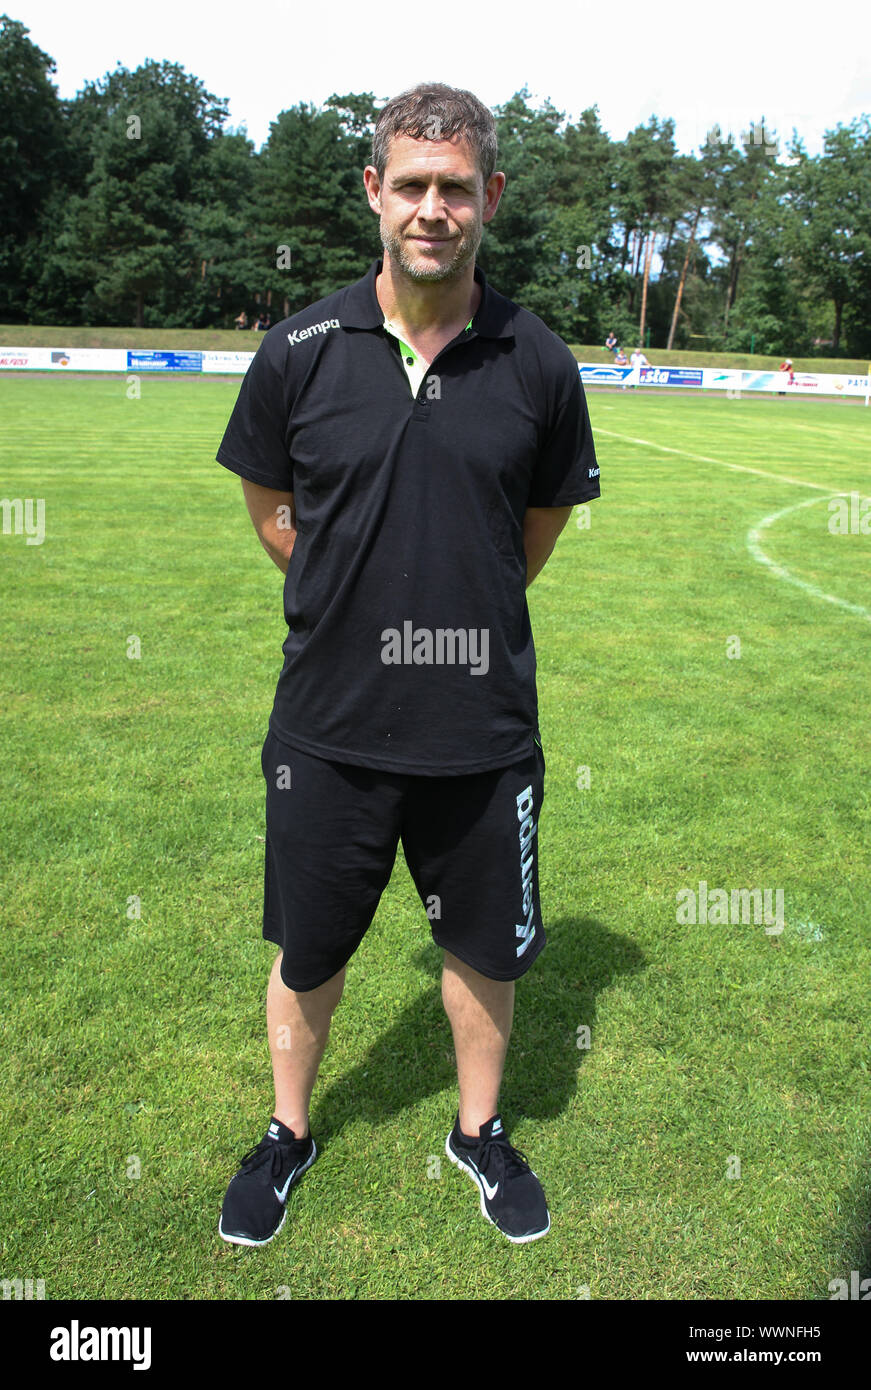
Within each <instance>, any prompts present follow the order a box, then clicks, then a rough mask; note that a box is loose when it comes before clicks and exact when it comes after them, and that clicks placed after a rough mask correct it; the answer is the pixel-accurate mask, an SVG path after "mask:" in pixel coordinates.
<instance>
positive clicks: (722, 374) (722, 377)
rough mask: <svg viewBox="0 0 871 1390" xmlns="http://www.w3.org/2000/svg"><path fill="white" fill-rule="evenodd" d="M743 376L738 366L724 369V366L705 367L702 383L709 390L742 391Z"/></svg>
mask: <svg viewBox="0 0 871 1390" xmlns="http://www.w3.org/2000/svg"><path fill="white" fill-rule="evenodd" d="M743 376H744V373H743V372H742V371H739V370H738V369H737V368H736V369H735V370H734V371H733V370H731V369H730V370H727V371H724V370H723V368H722V367H703V368H702V385H703V386H704V387H705V388H706V390H709V391H740V390H741V380H742V378H743Z"/></svg>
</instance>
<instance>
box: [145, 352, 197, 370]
mask: <svg viewBox="0 0 871 1390" xmlns="http://www.w3.org/2000/svg"><path fill="white" fill-rule="evenodd" d="M202 369H203V354H202V353H201V352H148V351H144V350H141V349H139V348H129V349H128V351H127V371H128V372H201V371H202Z"/></svg>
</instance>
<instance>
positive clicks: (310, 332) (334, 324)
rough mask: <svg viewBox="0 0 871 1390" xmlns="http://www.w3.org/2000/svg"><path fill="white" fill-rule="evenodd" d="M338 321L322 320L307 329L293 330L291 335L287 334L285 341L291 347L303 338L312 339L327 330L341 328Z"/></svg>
mask: <svg viewBox="0 0 871 1390" xmlns="http://www.w3.org/2000/svg"><path fill="white" fill-rule="evenodd" d="M341 326H342V325H341V324H340V323H339V320H338V319H324V321H323V323H313V324H312V325H311V326H310V327H309V328H295V329H294V330H293V332H292V333H288V335H287V341H288V342H289V343H290V346H291V347H295V345H296V344H297V343H301V342H302V341H303V339H304V338H314V337H315V335H316V334H318V333H326V331H327V329H328V328H341Z"/></svg>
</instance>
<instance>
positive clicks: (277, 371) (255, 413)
mask: <svg viewBox="0 0 871 1390" xmlns="http://www.w3.org/2000/svg"><path fill="white" fill-rule="evenodd" d="M281 347H282V342H281V339H280V338H278V337H270V335H269V334H267V336H266V337H265V338H264V339H263V341H262V343H261V344H260V347H259V348H258V349H257V353H256V355H255V357H254V360H253V362H252V363H251V365H250V366H249V368H248V371H247V372H246V373H245V378H244V380H243V382H242V386H241V388H240V390H239V395H238V398H237V400H236V404H235V406H234V407H233V413H232V415H231V416H230V419H229V422H228V424H227V428H226V429H225V431H224V437H223V439H222V440H221V443H220V446H219V448H218V452H217V455H216V458H217V460H218V462H219V463H222V464H223V465H224V467H225V468H229V469H230V470H231V472H233V473H238V474H239V476H240V477H242V478H248V479H249V480H250V481H251V482H252V483H259V484H260V485H261V487H272V488H275V489H276V490H277V491H279V492H293V465H292V463H291V460H290V454H289V452H288V447H287V434H288V423H289V406H288V390H287V382H286V378H285V373H284V371H283V369H282V367H280V366H279V362H278V361H277V360H276V353H277V351H278V352H280V351H281Z"/></svg>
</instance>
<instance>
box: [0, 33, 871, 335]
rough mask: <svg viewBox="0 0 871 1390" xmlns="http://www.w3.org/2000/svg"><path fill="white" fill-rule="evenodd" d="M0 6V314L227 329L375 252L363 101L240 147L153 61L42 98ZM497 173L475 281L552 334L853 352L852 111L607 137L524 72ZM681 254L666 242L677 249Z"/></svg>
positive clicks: (861, 152)
mask: <svg viewBox="0 0 871 1390" xmlns="http://www.w3.org/2000/svg"><path fill="white" fill-rule="evenodd" d="M27 35H28V30H27V29H26V28H25V26H24V25H23V24H20V23H18V22H17V21H15V20H11V19H9V17H8V16H2V17H0V82H2V87H3V90H4V93H6V92H7V91H8V92H10V93H14V97H15V99H14V100H13V101H9V102H4V104H3V107H2V109H0V231H2V236H0V319H5V320H6V321H7V322H16V321H29V322H31V323H37V324H38V323H52V322H54V323H58V324H76V323H87V324H94V325H100V324H106V325H108V324H131V325H140V326H146V325H154V326H167V327H170V326H179V327H183V326H190V327H198V328H221V327H225V328H229V327H231V326H232V323H233V320H234V318H235V316H236V314H237V313H238V312H239V310H240V309H243V308H244V309H245V310H246V312H247V313H248V315H249V318H250V319H251V320H252V321H253V319H254V317H256V314H257V313H258V312H259V311H260V310H261V309H264V308H268V309H269V311H270V313H271V315H272V318H273V321H275V320H276V319H277V318H279V317H283V316H284V315H285V314H288V313H291V312H295V311H297V310H299V309H301V308H303V307H304V306H305V305H307V304H310V303H312V302H314V301H315V300H317V299H320V298H322V297H323V296H325V295H327V294H330V293H331V292H332V291H333V290H335V289H337V288H338V287H339V286H341V285H343V284H346V283H347V282H348V281H350V280H353V279H356V278H357V277H359V276H360V275H362V274H364V273H365V270H366V268H367V266H368V265H369V263H370V262H371V260H372V258H373V257H375V256H377V255H380V253H381V243H380V238H379V236H378V225H377V220H376V219H375V217H374V216H373V214H372V212H371V210H370V208H369V206H368V203H367V200H366V198H365V194H364V190H363V184H362V172H363V168H364V166H365V165H366V164H367V163H368V162H369V158H370V151H371V137H372V133H373V130H374V126H375V121H376V119H377V114H378V109H379V104H378V101H377V100H376V97H375V95H374V94H373V93H372V92H362V93H354V92H350V93H342V94H340V93H334V94H333V95H331V96H330V97H329V98H328V100H327V101H326V102H325V103H324V106H323V107H322V108H317V107H315V106H312V105H307V104H305V103H299V104H298V105H295V106H290V107H288V108H287V109H286V110H283V111H282V112H280V113H279V115H278V116H277V117H276V119H275V120H274V121H273V123H272V126H271V128H270V134H269V138H268V140H267V141H266V143H265V145H264V146H263V148H262V149H261V150H259V151H257V150H255V148H254V146H253V144H252V143H251V141H249V140H248V138H247V135H246V134H245V132H244V131H230V130H227V129H226V128H225V127H226V119H227V108H226V104H225V103H224V101H222V100H221V99H219V98H217V97H215V96H213V95H212V94H211V93H209V92H207V91H206V90H205V88H204V86H203V84H202V83H201V82H200V81H199V79H198V78H196V77H194V76H193V75H191V74H189V73H187V72H185V71H184V69H183V68H182V67H180V66H179V65H178V64H175V63H171V62H153V61H148V62H146V63H144V64H143V65H142V66H141V67H140V68H137V69H136V70H135V71H128V70H127V69H125V68H123V67H120V66H119V67H118V68H117V69H116V70H115V71H114V72H112V73H109V74H107V75H106V76H105V77H104V78H103V79H102V80H101V81H99V82H89V83H87V84H86V85H85V87H84V88H83V90H82V91H81V92H79V93H78V95H77V96H76V97H75V99H74V100H71V101H60V100H59V99H58V96H57V92H56V89H55V87H54V86H53V85H52V83H51V81H50V75H51V73H52V72H53V71H54V62H53V60H52V58H51V57H50V56H49V55H48V54H46V53H43V52H42V50H40V49H39V48H37V47H36V46H35V45H34V44H33V43H32V42H31V41H30V39H29V38H28V37H27ZM494 114H495V118H496V124H497V130H498V136H499V148H500V155H499V167H500V168H501V169H502V170H503V171H504V173H505V174H506V178H507V183H506V188H505V192H504V194H503V198H502V202H501V204H500V207H499V209H498V212H497V214H496V217H495V219H494V220H493V221H492V222H491V223H489V224H488V226H487V228H486V230H485V233H484V239H483V241H482V244H481V249H480V252H479V260H480V263H481V265H482V266H483V268H484V269H485V271H486V272H487V275H488V277H489V278H490V279H491V281H492V282H493V284H494V286H495V287H496V288H497V289H499V290H500V291H501V292H502V293H503V294H506V295H507V296H509V298H512V299H515V300H517V301H518V302H520V303H522V304H523V305H524V306H525V307H527V308H529V309H530V310H531V311H532V312H534V313H537V314H539V315H540V316H541V317H542V318H543V319H544V320H545V321H546V322H547V323H548V324H549V325H550V326H551V327H552V328H553V329H554V331H556V332H557V333H559V334H561V336H562V337H564V338H565V339H566V340H567V341H594V342H595V341H604V338H605V335H606V334H607V332H608V330H609V329H610V328H614V330H615V331H616V332H617V334H618V336H619V338H620V339H621V341H622V342H623V343H624V344H625V345H627V346H628V345H631V344H632V343H633V342H637V340H638V331H639V315H640V305H641V286H642V277H643V270H644V264H643V262H644V256H643V248H644V246H645V245H646V242H647V238H648V237H650V236H652V238H653V243H652V244H653V252H654V254H653V259H652V265H651V275H650V281H649V285H648V296H647V311H646V321H647V325H648V326H649V329H650V330H651V333H652V338H651V342H652V344H653V345H654V346H656V345H657V344H658V345H665V343H666V341H667V338H668V334H669V331H670V328H671V323H672V318H673V316H674V310H675V303H676V300H677V298H678V289H679V288H680V290H681V294H680V308H679V313H678V315H677V321H676V326H675V344H676V345H681V344H684V345H690V346H691V345H698V343H699V342H700V341H704V342H705V343H707V344H708V345H711V346H713V345H718V346H722V347H724V348H726V349H729V350H737V349H742V350H743V349H745V348H747V347H748V346H749V344H750V342H751V341H754V342H755V343H756V344H757V347H758V344H759V343H763V344H765V346H766V350H769V351H771V352H784V351H790V352H791V353H793V354H795V353H796V352H812V351H814V350H815V340H819V339H833V340H834V346H833V348H832V351H833V353H835V354H837V353H838V351H839V348H840V344H841V340H842V339H843V341H844V343H845V345H846V346H847V347H848V349H849V351H850V352H852V353H856V354H859V355H863V356H864V355H866V354H869V353H871V125H869V118H868V117H867V116H863V117H862V118H860V119H857V120H856V121H854V122H853V123H852V124H851V125H850V126H847V127H842V126H838V127H837V129H836V130H834V131H828V132H826V138H825V149H824V152H823V154H822V155H821V156H819V157H818V158H815V159H810V158H809V157H808V156H807V154H806V153H805V151H804V150H803V148H802V146H801V142H800V141H797V140H794V141H793V143H792V145H791V147H790V150H789V158H788V159H787V158H786V157H785V156H784V155H783V154H782V152H781V150H780V146H779V143H778V141H777V136H776V132H772V131H770V130H768V129H767V128H766V124H765V121H764V118H763V119H762V120H761V121H760V122H758V123H751V124H750V127H749V129H748V131H747V132H745V133H744V135H743V137H741V138H738V139H734V138H733V137H731V136H725V135H724V134H723V133H722V132H721V131H720V130H719V129H718V128H717V127H715V128H714V129H713V131H712V132H710V133H709V137H708V139H707V141H706V142H705V144H704V146H703V147H702V148H701V149H700V150H699V151H698V152H697V153H696V154H694V155H692V156H679V155H678V154H677V152H676V150H675V144H674V122H673V120H672V119H671V118H668V117H666V118H661V117H659V116H656V115H653V116H651V117H650V119H649V120H648V121H647V123H646V124H645V125H639V126H638V127H636V129H634V130H631V131H629V133H628V134H627V136H626V138H625V139H624V140H620V141H613V140H611V139H610V137H609V136H608V134H607V133H606V132H605V131H603V130H602V128H601V125H600V122H599V114H598V111H597V109H596V108H595V107H589V108H587V109H586V110H584V111H582V113H581V115H580V116H579V117H578V119H577V121H575V122H568V121H567V120H566V117H565V115H564V113H562V112H560V111H558V110H557V109H556V108H555V107H554V106H553V105H552V104H551V102H550V101H545V102H544V103H543V104H542V105H540V106H539V107H537V108H536V107H534V106H533V105H532V103H531V99H530V93H529V91H528V89H527V88H523V89H522V90H520V91H518V92H515V93H514V95H513V96H512V97H510V98H509V100H508V101H506V102H505V103H504V105H502V106H500V107H497V108H496V110H495V113H494ZM688 251H689V260H688V262H687V252H688Z"/></svg>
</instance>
